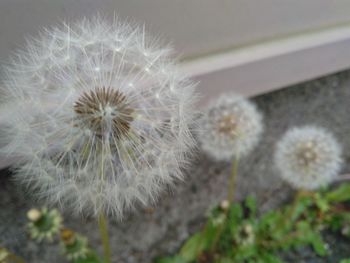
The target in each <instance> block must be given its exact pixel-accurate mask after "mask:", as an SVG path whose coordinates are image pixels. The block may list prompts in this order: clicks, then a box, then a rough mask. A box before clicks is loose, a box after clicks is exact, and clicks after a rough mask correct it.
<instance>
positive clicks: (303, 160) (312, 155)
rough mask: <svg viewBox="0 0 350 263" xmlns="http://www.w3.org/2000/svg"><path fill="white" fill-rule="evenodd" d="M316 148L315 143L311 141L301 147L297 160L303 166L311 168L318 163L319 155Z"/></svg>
mask: <svg viewBox="0 0 350 263" xmlns="http://www.w3.org/2000/svg"><path fill="white" fill-rule="evenodd" d="M315 147H316V145H315V143H314V142H311V141H310V142H307V143H305V144H303V145H301V147H300V149H299V151H298V153H297V158H298V160H299V162H300V164H301V165H304V166H310V165H312V164H314V163H316V162H317V160H318V154H317V151H316V149H315Z"/></svg>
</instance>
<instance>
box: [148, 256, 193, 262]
mask: <svg viewBox="0 0 350 263" xmlns="http://www.w3.org/2000/svg"><path fill="white" fill-rule="evenodd" d="M155 263H187V261H185V260H184V259H183V258H182V257H180V256H175V257H166V258H158V259H156V260H155Z"/></svg>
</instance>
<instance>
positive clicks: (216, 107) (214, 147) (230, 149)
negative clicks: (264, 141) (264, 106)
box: [199, 93, 263, 160]
mask: <svg viewBox="0 0 350 263" xmlns="http://www.w3.org/2000/svg"><path fill="white" fill-rule="evenodd" d="M262 131H263V124H262V115H261V114H260V112H259V111H258V110H257V108H256V107H255V105H254V104H253V103H252V102H250V101H248V100H246V99H244V98H242V97H240V96H237V95H235V94H232V93H231V94H224V95H222V96H220V97H219V98H218V99H217V100H215V101H213V102H212V103H211V104H210V105H209V107H208V109H207V110H206V112H205V113H204V116H203V118H202V120H201V129H200V136H199V140H200V142H201V145H202V148H203V149H204V150H205V151H206V152H207V153H208V154H209V155H211V156H213V157H214V158H216V159H218V160H229V159H231V158H232V157H233V156H245V155H247V154H248V153H249V152H250V151H251V150H252V149H253V148H254V147H255V146H256V144H257V143H258V141H259V139H260V135H261V133H262Z"/></svg>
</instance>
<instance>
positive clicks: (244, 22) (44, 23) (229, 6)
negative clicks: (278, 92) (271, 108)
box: [0, 0, 350, 104]
mask: <svg viewBox="0 0 350 263" xmlns="http://www.w3.org/2000/svg"><path fill="white" fill-rule="evenodd" d="M96 13H100V14H102V15H104V16H109V17H113V16H114V15H115V14H116V15H117V16H119V17H120V18H122V19H128V20H130V21H136V22H138V23H145V25H146V28H148V30H149V31H151V32H152V33H153V35H155V36H160V37H161V38H162V39H163V40H164V41H165V42H170V43H172V44H173V46H174V48H175V49H176V51H177V52H178V54H179V55H180V57H181V60H182V62H183V67H184V70H185V71H186V72H188V74H190V75H193V76H195V77H196V78H197V79H198V80H200V81H201V83H200V85H199V88H200V91H201V93H202V94H203V100H202V102H203V104H204V103H205V102H206V101H207V100H208V98H210V97H211V96H212V95H213V94H215V95H217V93H218V92H220V91H225V90H236V91H238V92H240V93H242V94H246V95H256V94H261V93H264V92H266V91H269V90H273V89H276V88H281V87H284V86H287V85H290V84H295V83H298V82H301V81H305V80H308V79H312V78H315V77H319V76H321V75H325V74H329V73H333V72H336V71H339V70H342V69H345V68H347V67H349V66H350V55H349V54H348V52H347V50H348V49H349V47H350V17H349V13H350V2H349V1H348V0H307V1H305V0H248V1H247V0H215V1H212V0H173V1H167V0H127V1H121V0H98V1H96V0H1V1H0V39H1V41H0V61H1V62H2V63H3V62H6V60H7V58H8V56H9V54H10V52H11V51H13V50H14V49H15V48H16V47H18V46H21V45H22V44H23V42H24V39H25V37H28V36H33V35H35V34H37V32H38V30H39V29H41V28H43V27H50V26H51V25H55V24H56V23H57V22H59V21H62V20H65V21H67V22H69V21H72V20H73V21H74V20H79V19H80V18H82V17H84V16H86V17H89V16H91V15H95V14H96Z"/></svg>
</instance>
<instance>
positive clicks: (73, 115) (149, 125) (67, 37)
mask: <svg viewBox="0 0 350 263" xmlns="http://www.w3.org/2000/svg"><path fill="white" fill-rule="evenodd" d="M6 73H7V74H6V76H7V77H6V79H5V81H4V84H3V90H2V92H3V93H4V94H5V97H4V100H5V101H6V102H8V103H9V104H11V105H13V106H14V107H13V108H14V110H13V111H12V112H11V116H9V118H8V120H7V123H6V124H7V133H6V136H5V135H3V136H2V138H1V139H2V141H3V142H5V143H6V144H7V145H6V146H5V147H3V148H2V152H6V153H8V154H9V155H13V156H19V157H20V161H19V162H18V164H17V165H16V168H17V169H16V171H17V179H18V180H20V181H22V182H24V183H26V184H28V185H29V186H31V187H32V188H33V190H34V192H35V193H36V194H38V195H39V196H40V197H44V198H46V199H48V201H49V203H61V204H62V206H64V207H70V208H72V209H73V210H74V211H75V212H86V213H87V214H93V215H96V214H97V213H100V212H104V213H112V214H115V215H117V216H122V214H123V211H124V210H125V208H128V207H131V206H132V205H133V204H134V203H135V201H139V202H141V203H147V202H148V201H152V200H154V198H155V197H156V196H157V194H158V192H159V190H160V189H162V188H163V186H164V185H166V184H168V183H171V182H172V181H173V180H174V179H176V178H181V167H182V166H183V165H184V164H186V162H187V153H188V152H189V150H190V149H191V148H192V147H193V145H194V141H193V138H192V135H191V131H190V126H191V125H192V122H193V119H194V110H193V105H194V98H195V96H194V86H193V85H192V83H191V82H190V81H189V80H188V79H187V77H186V76H183V74H182V73H180V72H179V70H178V67H177V65H176V63H175V62H174V61H173V59H172V58H171V49H169V48H161V47H159V46H158V42H157V41H155V39H152V38H149V37H148V35H147V34H146V33H145V30H144V28H142V27H141V28H140V27H137V26H132V25H130V24H126V23H121V22H119V21H113V23H108V22H107V21H106V20H104V19H102V18H99V17H96V18H93V19H91V20H83V21H81V22H79V23H75V24H72V25H67V24H63V25H61V26H59V27H57V28H52V29H49V30H46V31H45V32H43V33H42V34H41V35H40V37H39V38H38V39H34V40H31V41H29V42H28V44H27V46H26V48H25V49H24V50H23V51H20V52H18V55H17V57H15V58H14V59H13V63H12V66H10V67H8V68H7V69H6ZM4 136H5V137H4Z"/></svg>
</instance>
